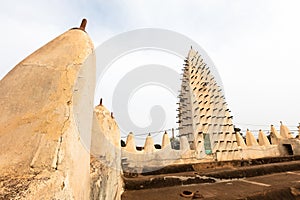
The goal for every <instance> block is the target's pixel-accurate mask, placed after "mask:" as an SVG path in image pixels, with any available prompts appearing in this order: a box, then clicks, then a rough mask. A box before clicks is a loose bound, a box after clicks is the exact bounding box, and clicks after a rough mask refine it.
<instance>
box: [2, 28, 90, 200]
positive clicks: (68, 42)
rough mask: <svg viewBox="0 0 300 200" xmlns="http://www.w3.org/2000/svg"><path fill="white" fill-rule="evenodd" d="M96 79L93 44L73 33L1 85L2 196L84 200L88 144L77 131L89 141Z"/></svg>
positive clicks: (35, 55) (15, 70)
mask: <svg viewBox="0 0 300 200" xmlns="http://www.w3.org/2000/svg"><path fill="white" fill-rule="evenodd" d="M94 76H95V59H94V54H93V44H92V41H91V40H90V38H89V36H88V35H87V34H86V33H85V32H84V31H83V30H80V29H72V30H69V31H67V32H65V33H64V34H62V35H60V36H58V37H57V38H55V39H54V40H52V41H51V42H49V43H48V44H46V45H45V46H43V47H42V48H40V49H38V50H37V51H35V52H34V53H33V54H31V55H30V56H28V57H27V58H25V59H24V60H23V61H22V62H20V63H19V64H18V65H17V66H16V67H15V68H13V69H12V70H11V71H10V72H9V73H8V74H7V75H6V76H5V77H4V78H3V79H2V80H1V81H0V93H1V94H2V95H1V96H0V109H1V115H0V143H1V145H0V152H1V154H0V174H1V175H0V176H1V180H3V181H4V182H5V184H4V185H3V184H2V185H3V187H6V188H5V190H2V191H1V194H0V195H1V196H2V197H5V198H8V199H9V198H26V199H40V198H41V197H43V198H44V199H88V197H89V190H90V187H89V186H90V184H89V165H90V159H89V157H90V156H89V151H88V149H87V148H88V147H89V145H90V144H89V142H83V141H82V139H81V137H80V131H82V130H85V132H84V134H85V136H86V138H90V133H91V128H92V115H93V97H94V87H95V77H94ZM83 102H84V112H85V113H84V116H80V114H79V113H78V112H80V111H81V110H83ZM86 116H87V117H86ZM88 116H90V117H88ZM10 181H14V182H17V183H18V184H17V185H18V186H19V187H17V186H16V185H13V184H10Z"/></svg>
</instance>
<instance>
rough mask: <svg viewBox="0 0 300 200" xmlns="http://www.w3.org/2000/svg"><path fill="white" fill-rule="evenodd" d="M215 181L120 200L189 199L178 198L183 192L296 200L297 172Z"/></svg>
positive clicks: (299, 183)
mask: <svg viewBox="0 0 300 200" xmlns="http://www.w3.org/2000/svg"><path fill="white" fill-rule="evenodd" d="M215 180H216V182H215V183H205V184H193V185H184V186H173V187H164V188H153V189H143V190H131V191H130V190H128V191H125V192H124V193H123V195H122V200H135V199H139V200H140V199H143V200H161V199H166V200H167V199H172V200H176V199H180V200H184V199H192V198H191V197H190V198H185V197H182V196H180V194H181V193H182V192H183V191H190V192H196V191H199V193H200V195H199V198H200V197H201V198H200V199H272V200H274V199H275V200H276V199H280V200H281V199H300V171H287V172H281V173H274V174H269V175H263V176H256V177H250V178H242V179H215Z"/></svg>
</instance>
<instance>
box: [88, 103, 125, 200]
mask: <svg viewBox="0 0 300 200" xmlns="http://www.w3.org/2000/svg"><path fill="white" fill-rule="evenodd" d="M120 139H121V138H120V130H119V127H118V125H117V123H116V121H115V120H114V118H113V117H112V116H111V114H110V112H109V111H108V110H107V109H106V108H105V107H104V106H103V105H98V106H96V107H95V110H94V121H93V131H92V141H91V171H90V176H91V193H90V199H95V200H98V199H103V200H104V199H106V200H111V199H116V200H117V199H121V194H122V191H123V189H122V188H123V181H122V176H121V175H122V169H121V145H120Z"/></svg>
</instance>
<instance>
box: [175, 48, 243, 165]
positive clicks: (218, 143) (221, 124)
mask: <svg viewBox="0 0 300 200" xmlns="http://www.w3.org/2000/svg"><path fill="white" fill-rule="evenodd" d="M178 110H179V114H178V118H179V135H180V136H186V137H187V138H188V141H189V144H190V147H191V149H194V150H196V152H197V154H198V156H199V157H203V156H205V155H207V154H208V155H209V154H215V153H218V152H220V153H221V154H220V153H218V155H219V156H220V155H224V154H228V153H229V152H233V151H237V147H238V146H237V142H236V136H235V132H234V127H233V123H232V116H231V115H230V111H229V109H228V108H227V103H226V102H225V97H224V94H223V92H222V89H221V87H220V86H219V85H218V83H217V81H216V80H215V78H214V76H213V74H212V73H211V71H210V68H209V66H207V65H206V64H205V62H204V60H203V58H201V56H200V55H199V54H198V52H196V51H195V50H193V49H191V50H190V51H189V54H188V57H187V59H186V60H185V64H184V68H183V75H182V84H181V91H180V95H179V109H178ZM226 157H228V155H226ZM228 159H229V158H228Z"/></svg>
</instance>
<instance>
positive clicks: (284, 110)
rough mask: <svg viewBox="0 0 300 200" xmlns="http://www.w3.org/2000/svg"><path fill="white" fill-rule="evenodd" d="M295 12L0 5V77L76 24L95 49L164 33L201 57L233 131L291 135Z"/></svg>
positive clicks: (70, 1) (67, 2)
mask: <svg viewBox="0 0 300 200" xmlns="http://www.w3.org/2000/svg"><path fill="white" fill-rule="evenodd" d="M299 10H300V1H297V0H294V1H291V0H288V1H283V0H282V1H276V0H269V1H263V0H248V1H240V0H239V1H238V0H235V1H232V0H226V1H221V0H218V1H217V0H215V1H213V0H206V1H201V0H195V1H179V0H177V1H176V0H163V1H162V0H151V1H150V0H149V1H142V0H126V1H107V0H99V1H87V0H81V1H75V0H64V1H61V0H53V1H33V0H27V1H21V0H20V1H16V0H11V1H2V2H1V6H0V22H1V24H2V25H1V27H2V29H1V37H0V44H1V45H0V53H1V55H2V56H1V65H0V78H2V77H4V76H5V74H6V73H7V72H8V71H9V70H10V69H12V68H13V67H14V66H15V65H16V64H17V63H18V62H20V61H21V60H22V59H24V58H25V57H26V56H28V55H29V54H30V53H32V52H33V51H34V50H36V49H38V48H39V47H41V46H42V45H44V44H45V43H46V42H48V41H50V40H51V39H53V38H54V37H56V36H58V35H59V34H61V33H63V32H64V31H66V30H68V29H69V28H72V27H77V26H78V25H79V24H80V21H81V19H82V18H83V17H85V18H87V19H88V26H87V32H88V33H89V35H90V36H91V38H92V40H93V41H94V44H95V46H96V47H97V45H100V44H101V43H102V42H104V41H106V40H107V39H109V38H110V37H112V36H114V35H117V34H119V33H122V32H125V31H130V30H134V29H137V28H163V29H169V30H172V31H176V32H178V33H181V34H184V35H186V36H187V37H189V38H191V39H193V40H194V41H196V42H197V43H198V44H199V45H201V47H202V48H203V49H205V50H206V52H207V53H208V55H209V56H210V58H211V59H212V60H213V62H214V63H215V65H216V67H217V69H218V71H219V74H220V76H221V79H222V81H223V86H224V89H225V94H226V99H227V102H228V104H229V108H230V110H232V115H233V116H234V123H235V124H236V125H237V126H238V127H241V128H243V129H245V128H249V129H260V128H261V129H269V125H270V124H274V125H276V126H277V127H278V126H279V121H281V120H282V121H283V122H284V123H285V124H287V125H289V127H290V129H293V130H294V129H296V126H297V125H298V122H300V117H299V116H300V104H299V102H300V94H299V86H300V78H299V75H300V56H299V53H300V25H299V24H300V23H299V20H300V12H299ZM187 51H188V47H187ZM178 66H182V63H178ZM137 99H139V98H137ZM107 103H108V104H110V102H107ZM108 107H109V106H108ZM174 118H175V116H174Z"/></svg>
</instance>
